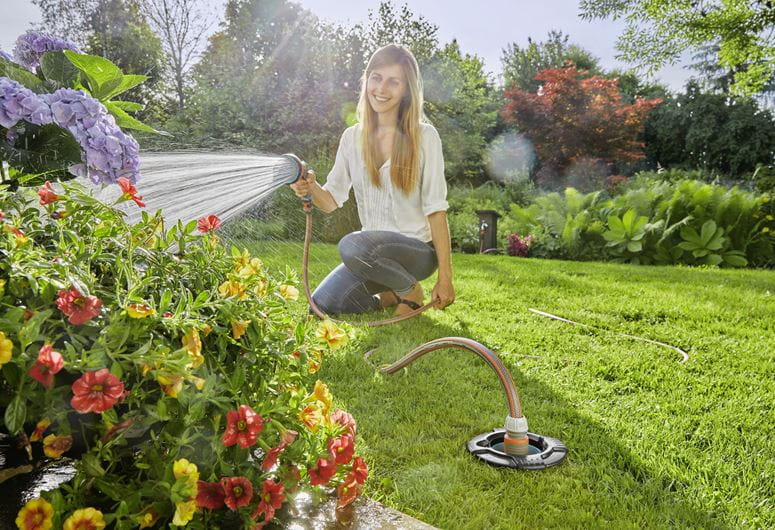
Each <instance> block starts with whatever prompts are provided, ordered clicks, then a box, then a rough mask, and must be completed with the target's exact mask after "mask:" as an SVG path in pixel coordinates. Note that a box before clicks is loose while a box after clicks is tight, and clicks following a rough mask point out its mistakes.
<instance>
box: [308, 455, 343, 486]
mask: <svg viewBox="0 0 775 530" xmlns="http://www.w3.org/2000/svg"><path fill="white" fill-rule="evenodd" d="M335 473H336V462H334V460H333V459H331V460H326V459H324V458H319V459H318V463H317V464H316V465H315V467H313V468H311V469H309V470H308V471H307V474H309V483H310V484H312V485H313V486H325V485H326V484H328V481H329V480H331V477H333V476H334V474H335Z"/></svg>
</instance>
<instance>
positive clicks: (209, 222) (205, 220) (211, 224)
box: [196, 215, 221, 234]
mask: <svg viewBox="0 0 775 530" xmlns="http://www.w3.org/2000/svg"><path fill="white" fill-rule="evenodd" d="M220 226H221V220H220V219H218V216H217V215H208V216H207V217H202V218H200V219H199V220H198V221H197V222H196V228H197V230H199V231H200V232H201V233H203V234H207V233H208V232H212V231H213V230H216V229H218V228H219V227H220Z"/></svg>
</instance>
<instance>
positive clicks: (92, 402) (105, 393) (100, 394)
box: [70, 368, 124, 414]
mask: <svg viewBox="0 0 775 530" xmlns="http://www.w3.org/2000/svg"><path fill="white" fill-rule="evenodd" d="M72 390H73V397H72V399H71V400H70V405H72V407H73V408H74V409H75V410H76V411H77V412H80V413H81V414H86V413H87V412H105V411H106V410H108V409H110V408H112V407H113V405H115V404H116V403H117V402H118V400H119V399H121V398H122V397H123V396H124V383H122V382H121V381H119V379H118V378H117V377H116V376H115V375H113V374H111V373H110V372H109V371H108V369H107V368H102V369H100V370H97V371H96V372H92V371H89V372H85V373H84V374H83V375H82V376H81V377H80V378H79V379H78V380H77V381H76V382H75V383H73V386H72Z"/></svg>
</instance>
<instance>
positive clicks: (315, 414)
mask: <svg viewBox="0 0 775 530" xmlns="http://www.w3.org/2000/svg"><path fill="white" fill-rule="evenodd" d="M299 420H301V422H302V423H303V424H304V425H306V426H307V428H308V429H309V430H311V431H312V432H317V430H318V427H319V426H320V424H321V423H323V414H322V413H321V412H320V407H319V406H318V404H317V403H310V404H309V405H307V406H306V407H304V410H302V411H301V412H299Z"/></svg>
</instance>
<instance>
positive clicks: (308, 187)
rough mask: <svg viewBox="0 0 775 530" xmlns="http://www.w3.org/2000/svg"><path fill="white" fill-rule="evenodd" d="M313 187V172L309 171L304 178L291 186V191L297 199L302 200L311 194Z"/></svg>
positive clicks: (314, 183) (314, 184)
mask: <svg viewBox="0 0 775 530" xmlns="http://www.w3.org/2000/svg"><path fill="white" fill-rule="evenodd" d="M314 186H316V182H315V172H314V171H312V170H311V169H310V170H309V171H307V174H306V175H305V176H304V177H302V178H300V179H299V180H297V181H296V182H294V183H293V184H291V189H292V190H293V191H294V192H295V193H296V196H297V197H299V198H301V199H304V198H305V197H307V196H308V195H310V194H311V193H312V189H313V187H314Z"/></svg>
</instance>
